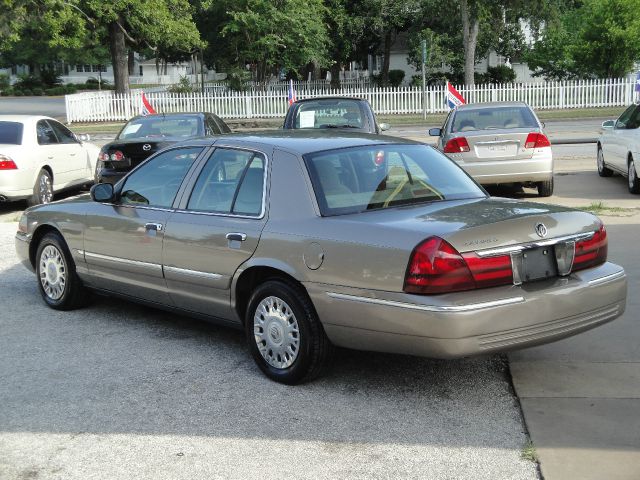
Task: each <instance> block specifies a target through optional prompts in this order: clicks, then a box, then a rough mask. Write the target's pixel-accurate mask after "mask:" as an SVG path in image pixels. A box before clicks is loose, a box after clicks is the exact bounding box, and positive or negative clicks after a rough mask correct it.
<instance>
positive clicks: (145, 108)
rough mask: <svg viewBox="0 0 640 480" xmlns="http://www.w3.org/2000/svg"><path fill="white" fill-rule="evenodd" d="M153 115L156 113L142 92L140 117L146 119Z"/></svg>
mask: <svg viewBox="0 0 640 480" xmlns="http://www.w3.org/2000/svg"><path fill="white" fill-rule="evenodd" d="M152 113H156V111H155V109H154V108H153V107H152V106H151V103H150V102H149V100H148V99H147V96H146V95H145V94H144V92H142V95H140V115H142V116H143V117H146V116H147V115H150V114H152Z"/></svg>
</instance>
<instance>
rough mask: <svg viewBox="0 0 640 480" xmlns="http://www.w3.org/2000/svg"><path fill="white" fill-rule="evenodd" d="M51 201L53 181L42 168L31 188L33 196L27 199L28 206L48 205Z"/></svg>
mask: <svg viewBox="0 0 640 480" xmlns="http://www.w3.org/2000/svg"><path fill="white" fill-rule="evenodd" d="M52 200H53V180H52V178H51V174H50V173H49V172H48V171H47V170H45V169H44V168H43V169H41V170H40V172H38V177H37V178H36V183H35V185H34V186H33V195H31V197H29V199H28V200H27V203H28V204H29V206H33V205H40V204H41V203H50V202H51V201H52Z"/></svg>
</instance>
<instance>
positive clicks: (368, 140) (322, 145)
mask: <svg viewBox="0 0 640 480" xmlns="http://www.w3.org/2000/svg"><path fill="white" fill-rule="evenodd" d="M214 144H216V145H218V146H231V147H232V146H246V147H249V146H251V147H254V148H256V149H263V150H264V149H267V148H279V149H281V150H287V151H290V152H294V153H297V154H299V155H305V154H307V153H313V152H320V151H324V150H333V149H336V148H348V147H357V146H364V145H389V144H397V145H401V144H405V145H424V144H423V143H421V142H416V141H413V140H408V139H405V138H399V137H391V136H387V135H374V134H369V133H356V132H342V131H340V132H338V131H324V130H321V131H318V130H273V131H264V132H257V133H230V134H226V135H224V136H223V135H219V136H215V137H200V138H194V139H189V140H185V141H183V142H180V143H179V144H176V145H184V146H212V145H214Z"/></svg>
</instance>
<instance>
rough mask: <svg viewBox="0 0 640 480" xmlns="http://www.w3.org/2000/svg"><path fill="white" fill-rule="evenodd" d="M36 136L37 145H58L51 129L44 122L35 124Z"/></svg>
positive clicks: (47, 123)
mask: <svg viewBox="0 0 640 480" xmlns="http://www.w3.org/2000/svg"><path fill="white" fill-rule="evenodd" d="M36 135H37V138H38V144H39V145H53V144H56V143H59V140H58V137H56V134H55V132H54V131H53V128H51V125H49V122H47V121H46V120H39V121H38V123H37V124H36Z"/></svg>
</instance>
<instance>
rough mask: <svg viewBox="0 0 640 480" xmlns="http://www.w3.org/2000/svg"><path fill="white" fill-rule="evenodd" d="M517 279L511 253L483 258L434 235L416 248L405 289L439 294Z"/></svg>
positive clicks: (500, 283) (491, 285)
mask: <svg viewBox="0 0 640 480" xmlns="http://www.w3.org/2000/svg"><path fill="white" fill-rule="evenodd" d="M512 282H513V275H512V272H511V257H510V256H509V255H502V256H499V257H487V258H482V257H479V256H478V255H476V254H475V253H465V254H464V255H460V253H458V251H457V250H456V249H455V248H453V247H452V246H451V245H450V244H449V243H447V242H446V241H445V240H443V239H441V238H439V237H430V238H428V239H426V240H425V241H424V242H422V243H421V244H419V245H418V246H417V247H416V248H414V250H413V253H412V254H411V259H410V261H409V266H408V267H407V274H406V275H405V280H404V291H405V292H407V293H420V294H435V293H447V292H459V291H461V290H473V289H475V288H484V287H494V286H496V285H507V284H510V283H512Z"/></svg>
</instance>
